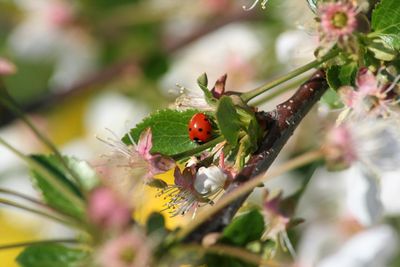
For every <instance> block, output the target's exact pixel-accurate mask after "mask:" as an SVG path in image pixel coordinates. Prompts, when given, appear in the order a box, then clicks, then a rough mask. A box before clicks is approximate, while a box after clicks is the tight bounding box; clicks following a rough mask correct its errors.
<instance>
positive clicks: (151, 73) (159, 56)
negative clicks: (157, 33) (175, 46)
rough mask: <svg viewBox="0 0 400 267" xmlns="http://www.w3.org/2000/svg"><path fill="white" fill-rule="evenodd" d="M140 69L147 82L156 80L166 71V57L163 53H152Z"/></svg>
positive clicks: (167, 65)
mask: <svg viewBox="0 0 400 267" xmlns="http://www.w3.org/2000/svg"><path fill="white" fill-rule="evenodd" d="M142 67H143V72H144V74H145V75H146V76H147V78H148V79H149V80H157V79H159V78H160V77H161V76H162V75H164V74H165V73H166V72H167V71H168V68H169V59H168V56H167V55H166V54H165V53H161V52H154V53H153V54H151V55H150V56H149V57H148V58H147V60H146V61H145V63H144V64H142Z"/></svg>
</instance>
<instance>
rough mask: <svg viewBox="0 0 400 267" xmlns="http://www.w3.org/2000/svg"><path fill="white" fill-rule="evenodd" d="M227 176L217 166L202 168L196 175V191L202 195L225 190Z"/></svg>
mask: <svg viewBox="0 0 400 267" xmlns="http://www.w3.org/2000/svg"><path fill="white" fill-rule="evenodd" d="M225 180H226V174H225V173H224V172H223V171H222V170H221V169H220V168H218V167H217V166H211V167H208V168H206V167H201V168H200V169H199V170H198V171H197V174H196V179H195V181H194V189H195V190H196V191H197V192H198V193H200V194H210V193H213V192H216V191H217V190H219V189H221V188H223V186H224V184H225Z"/></svg>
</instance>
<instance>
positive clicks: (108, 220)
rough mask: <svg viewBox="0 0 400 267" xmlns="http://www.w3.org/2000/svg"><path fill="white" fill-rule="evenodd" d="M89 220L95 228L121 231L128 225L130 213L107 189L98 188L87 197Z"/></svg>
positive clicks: (128, 208)
mask: <svg viewBox="0 0 400 267" xmlns="http://www.w3.org/2000/svg"><path fill="white" fill-rule="evenodd" d="M88 209H89V211H88V213H89V219H90V221H91V222H93V223H94V224H96V225H97V226H101V227H106V228H111V229H121V228H123V227H125V226H126V225H128V223H129V221H130V219H131V214H132V211H131V209H130V207H129V205H128V204H127V203H126V202H124V201H122V200H121V199H120V198H119V197H118V196H117V195H116V193H115V192H113V191H112V190H111V189H110V188H108V187H99V188H97V189H95V190H94V191H93V192H92V193H91V194H90V196H89V207H88Z"/></svg>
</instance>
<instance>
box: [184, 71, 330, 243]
mask: <svg viewBox="0 0 400 267" xmlns="http://www.w3.org/2000/svg"><path fill="white" fill-rule="evenodd" d="M327 89H328V84H327V82H326V79H325V73H324V71H322V70H318V71H316V72H315V73H314V74H313V75H312V76H311V77H310V79H309V80H308V81H306V82H305V83H303V84H302V85H301V86H300V87H299V89H298V90H297V92H296V93H295V94H294V95H293V96H292V97H291V98H290V99H288V100H287V101H285V102H283V103H282V104H280V105H278V106H277V107H276V109H275V110H273V111H271V112H268V113H264V112H262V113H259V115H260V116H261V117H262V119H263V121H264V122H265V126H266V129H267V131H266V135H265V137H264V140H263V142H262V144H261V146H260V148H259V149H258V151H257V152H256V153H255V154H254V155H253V156H252V157H251V158H250V160H249V162H248V163H247V164H246V166H245V167H244V169H243V170H242V171H241V172H240V173H239V174H238V175H237V176H236V178H235V181H234V182H233V183H232V184H231V185H230V186H229V187H228V188H227V190H226V193H225V194H229V193H230V192H232V191H233V190H235V189H236V188H238V187H240V186H241V185H242V184H243V183H245V182H246V181H248V180H250V179H252V178H253V177H255V176H257V175H259V174H261V173H263V172H266V171H267V170H268V168H269V167H270V166H271V164H272V163H273V161H274V160H275V158H276V157H277V156H278V154H279V153H280V151H281V149H282V148H283V146H284V145H285V144H286V142H287V141H288V139H289V138H290V136H292V134H293V132H294V131H295V129H296V128H297V126H298V125H299V123H300V122H301V120H302V119H303V118H304V117H305V116H306V115H307V113H308V112H309V111H310V109H311V108H312V107H313V106H314V104H315V103H317V101H318V100H319V99H320V98H321V96H322V95H323V94H324V93H325V92H326V90H327ZM248 196H249V194H246V195H244V196H242V197H239V198H238V199H237V200H236V201H234V202H232V203H231V204H230V205H229V206H227V207H225V208H224V209H222V210H221V211H220V212H218V213H217V214H215V215H214V216H212V217H211V218H210V219H209V220H208V221H206V222H205V223H204V224H202V225H200V226H199V227H198V228H197V229H196V230H195V231H193V232H192V233H191V234H189V235H188V236H187V237H186V238H185V242H201V240H202V239H203V237H204V236H205V235H207V234H208V233H211V232H219V231H222V230H223V229H224V227H225V226H227V225H228V224H229V223H230V222H231V220H232V218H233V216H234V215H235V213H236V212H237V211H238V209H239V208H240V207H241V206H242V204H243V203H244V202H245V200H246V199H247V197H248Z"/></svg>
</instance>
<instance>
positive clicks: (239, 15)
mask: <svg viewBox="0 0 400 267" xmlns="http://www.w3.org/2000/svg"><path fill="white" fill-rule="evenodd" d="M259 18H260V16H259V13H257V12H243V11H242V10H238V11H235V12H233V13H229V14H227V15H226V16H223V17H220V18H219V19H217V20H215V21H211V22H208V23H206V24H204V26H202V27H200V28H198V29H197V30H195V31H193V32H191V33H190V34H189V35H188V36H186V37H184V38H182V39H180V40H177V41H174V42H168V41H166V42H165V47H164V48H163V52H164V53H165V54H167V55H171V54H173V53H174V52H176V51H178V50H179V49H181V48H183V47H185V46H187V45H189V44H190V43H192V42H193V41H196V40H197V39H199V38H201V37H202V36H204V35H207V34H208V33H211V32H213V31H215V30H217V29H219V28H221V27H223V26H225V25H227V24H230V23H232V22H237V21H248V20H252V19H259ZM145 63H146V60H145V59H142V60H139V59H138V57H137V56H136V55H135V56H132V57H131V58H128V59H125V60H123V61H120V62H117V63H115V64H114V65H111V66H108V67H106V68H104V69H102V70H100V71H98V72H96V73H93V74H92V75H89V76H88V77H86V78H85V79H83V80H81V81H78V82H77V83H75V84H73V85H71V86H69V87H66V88H63V89H62V90H55V91H59V92H60V93H53V94H47V95H44V96H42V97H41V98H39V99H37V100H35V101H33V102H31V103H29V104H27V105H25V106H23V107H22V110H23V111H24V112H26V113H30V112H34V111H37V110H40V109H43V108H48V107H51V106H53V105H54V104H60V103H61V102H63V101H65V100H67V99H70V98H72V97H74V96H76V95H79V94H82V93H84V92H90V91H91V90H95V89H96V86H100V85H104V84H105V83H109V82H112V81H113V80H114V79H116V78H118V77H119V76H120V75H123V74H124V73H126V72H127V71H128V70H135V69H136V70H139V69H141V66H143V65H144V64H145ZM14 119H16V117H15V114H13V113H11V112H9V111H7V110H2V108H1V107H0V126H3V125H6V124H8V123H10V122H12V121H13V120H14Z"/></svg>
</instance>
